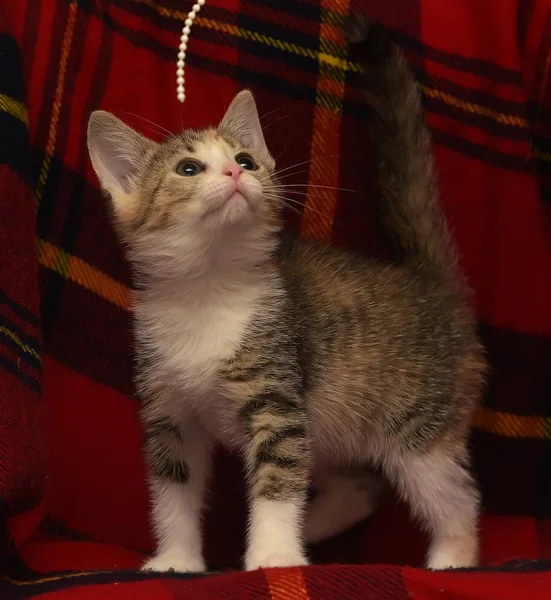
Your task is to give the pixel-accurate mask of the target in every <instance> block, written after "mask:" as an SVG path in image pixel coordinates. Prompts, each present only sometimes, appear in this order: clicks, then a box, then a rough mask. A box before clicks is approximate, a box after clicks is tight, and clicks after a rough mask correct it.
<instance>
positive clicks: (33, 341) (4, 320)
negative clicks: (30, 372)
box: [0, 312, 41, 354]
mask: <svg viewBox="0 0 551 600" xmlns="http://www.w3.org/2000/svg"><path fill="white" fill-rule="evenodd" d="M0 325H3V326H4V327H6V328H7V329H11V330H12V331H13V332H14V333H16V334H17V336H18V337H19V339H20V340H21V341H22V342H23V343H24V344H26V345H27V346H29V348H31V349H32V350H34V351H35V352H36V353H37V354H40V351H41V343H40V341H39V340H38V338H36V337H33V336H31V335H28V334H27V333H24V332H23V331H21V329H20V328H19V327H17V325H15V324H14V322H13V320H11V319H9V318H8V317H6V316H5V315H3V314H2V313H1V312H0Z"/></svg>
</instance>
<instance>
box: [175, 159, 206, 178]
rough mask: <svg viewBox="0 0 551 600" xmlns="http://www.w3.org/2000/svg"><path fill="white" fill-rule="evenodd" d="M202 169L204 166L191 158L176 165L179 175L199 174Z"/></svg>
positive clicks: (190, 175) (191, 175)
mask: <svg viewBox="0 0 551 600" xmlns="http://www.w3.org/2000/svg"><path fill="white" fill-rule="evenodd" d="M202 170H203V167H202V166H201V165H200V164H198V163H196V162H193V161H191V160H186V161H185V162H182V163H180V164H179V165H178V166H177V167H176V173H178V175H182V176H183V177H193V176H194V175H199V173H201V171H202Z"/></svg>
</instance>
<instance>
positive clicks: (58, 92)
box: [34, 0, 78, 204]
mask: <svg viewBox="0 0 551 600" xmlns="http://www.w3.org/2000/svg"><path fill="white" fill-rule="evenodd" d="M77 12H78V0H71V2H70V4H69V16H68V17H67V23H66V25H65V31H64V32H63V41H62V43H61V56H60V60H59V70H58V72H57V85H56V89H55V92H54V102H53V105H52V116H51V119H50V128H49V130H48V141H47V142H46V151H45V154H44V160H43V161H42V166H41V167H40V173H39V175H38V181H37V184H36V189H35V192H34V195H35V200H36V202H37V204H40V202H41V200H42V195H43V194H44V187H45V185H46V180H47V179H48V173H49V171H50V165H51V163H52V156H53V154H54V150H55V145H56V140H57V126H58V124H59V115H60V112H61V104H62V102H63V91H64V88H65V74H66V72H67V63H68V61H69V54H70V52H71V45H72V43H73V33H74V30H75V23H76V18H77Z"/></svg>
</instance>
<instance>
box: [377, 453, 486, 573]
mask: <svg viewBox="0 0 551 600" xmlns="http://www.w3.org/2000/svg"><path fill="white" fill-rule="evenodd" d="M465 454H466V453H465V452H464V451H462V450H461V451H460V452H458V453H457V454H455V455H453V454H452V453H450V452H449V451H446V450H444V449H442V448H440V449H439V448H436V449H434V450H432V451H431V452H430V453H427V454H415V453H410V454H405V455H401V456H394V457H391V458H390V460H388V461H386V463H385V468H386V469H387V471H388V475H389V478H390V479H391V480H393V481H394V482H395V483H396V486H397V489H398V491H399V493H400V494H401V495H402V496H403V497H404V498H405V499H406V500H407V501H408V503H409V505H410V507H411V510H412V512H413V514H414V515H415V516H416V517H418V518H419V519H420V520H421V521H422V523H423V524H424V525H425V526H426V528H427V529H428V530H429V532H430V534H431V543H430V548H429V553H428V557H427V567H428V568H429V569H446V568H459V567H473V566H476V565H477V564H478V551H479V549H478V511H479V493H478V490H477V488H476V485H475V483H474V481H473V478H472V476H471V474H470V473H469V471H468V470H467V468H466V466H465V463H466V462H467V461H466V460H463V459H462V457H463V456H464V455H465Z"/></svg>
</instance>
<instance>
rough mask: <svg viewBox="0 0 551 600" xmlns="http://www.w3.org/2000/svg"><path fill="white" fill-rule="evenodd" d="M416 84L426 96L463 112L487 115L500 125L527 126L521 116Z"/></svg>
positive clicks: (525, 127)
mask: <svg viewBox="0 0 551 600" xmlns="http://www.w3.org/2000/svg"><path fill="white" fill-rule="evenodd" d="M418 85H419V87H420V88H421V90H422V91H423V93H424V94H425V96H427V97H428V98H434V99H436V100H441V101H442V102H444V103H445V104H448V105H450V106H453V107H455V108H459V109H461V110H462V111H463V112H468V113H471V114H475V115H481V116H483V117H488V118H489V119H493V120H494V121H497V122H498V123H501V124H502V125H512V126H514V127H521V128H524V129H527V128H528V127H529V124H528V121H527V120H526V119H523V118H522V117H517V116H515V115H508V114H506V113H500V112H497V111H495V110H492V109H491V108H488V107H487V106H482V105H481V104H474V103H472V102H465V101H464V100H459V98H456V97H455V96H452V95H451V94H448V93H447V92H443V91H441V90H437V89H435V88H430V87H428V86H426V85H422V84H418Z"/></svg>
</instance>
